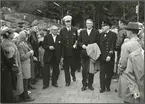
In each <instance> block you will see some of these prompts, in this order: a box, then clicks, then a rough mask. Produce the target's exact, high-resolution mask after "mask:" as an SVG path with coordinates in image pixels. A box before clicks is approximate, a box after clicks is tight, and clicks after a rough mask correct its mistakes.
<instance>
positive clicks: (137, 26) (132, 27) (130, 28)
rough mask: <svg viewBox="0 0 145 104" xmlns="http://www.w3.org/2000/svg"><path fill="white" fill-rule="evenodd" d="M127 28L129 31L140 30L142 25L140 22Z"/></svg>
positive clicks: (131, 23)
mask: <svg viewBox="0 0 145 104" xmlns="http://www.w3.org/2000/svg"><path fill="white" fill-rule="evenodd" d="M125 28H126V29H127V30H140V29H141V25H140V24H139V23H138V22H129V23H128V24H127V26H126V27H125Z"/></svg>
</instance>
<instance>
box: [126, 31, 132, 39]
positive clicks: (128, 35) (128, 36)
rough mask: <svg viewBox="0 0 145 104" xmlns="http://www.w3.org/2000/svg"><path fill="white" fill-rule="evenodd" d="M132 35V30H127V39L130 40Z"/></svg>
mask: <svg viewBox="0 0 145 104" xmlns="http://www.w3.org/2000/svg"><path fill="white" fill-rule="evenodd" d="M131 34H132V32H131V31H130V30H127V38H129V39H130V36H131Z"/></svg>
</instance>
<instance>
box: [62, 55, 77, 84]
mask: <svg viewBox="0 0 145 104" xmlns="http://www.w3.org/2000/svg"><path fill="white" fill-rule="evenodd" d="M63 63H64V73H65V82H66V83H68V84H70V81H71V78H70V71H69V67H70V68H71V75H72V77H73V78H75V71H76V69H75V66H74V65H75V64H74V58H73V57H66V58H64V62H63Z"/></svg>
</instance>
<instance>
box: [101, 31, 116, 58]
mask: <svg viewBox="0 0 145 104" xmlns="http://www.w3.org/2000/svg"><path fill="white" fill-rule="evenodd" d="M116 39H117V36H116V34H115V33H114V32H111V31H109V32H108V33H107V34H106V35H105V34H104V33H102V34H100V44H99V45H100V50H101V59H102V60H106V58H107V56H110V57H111V59H112V60H113V58H114V55H115V53H114V51H115V45H116Z"/></svg>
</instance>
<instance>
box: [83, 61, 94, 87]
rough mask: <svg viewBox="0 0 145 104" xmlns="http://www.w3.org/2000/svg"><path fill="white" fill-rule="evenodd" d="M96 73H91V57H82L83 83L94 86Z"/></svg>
mask: <svg viewBox="0 0 145 104" xmlns="http://www.w3.org/2000/svg"><path fill="white" fill-rule="evenodd" d="M93 81H94V74H91V73H89V59H82V84H83V86H86V85H87V83H88V86H92V84H93Z"/></svg>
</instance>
